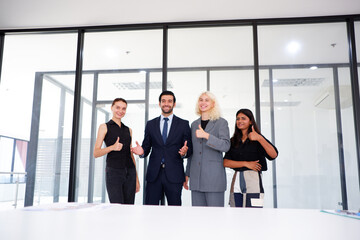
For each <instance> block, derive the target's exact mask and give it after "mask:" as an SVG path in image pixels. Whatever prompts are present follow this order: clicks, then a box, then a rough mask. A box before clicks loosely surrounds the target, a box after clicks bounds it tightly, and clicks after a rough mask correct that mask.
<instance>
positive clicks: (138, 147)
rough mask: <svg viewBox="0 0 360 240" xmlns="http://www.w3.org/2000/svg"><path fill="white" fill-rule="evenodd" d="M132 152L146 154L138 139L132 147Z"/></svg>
mask: <svg viewBox="0 0 360 240" xmlns="http://www.w3.org/2000/svg"><path fill="white" fill-rule="evenodd" d="M131 152H132V153H135V154H136V155H143V154H144V149H143V148H142V147H141V146H140V145H139V143H138V142H137V141H136V146H135V147H132V148H131Z"/></svg>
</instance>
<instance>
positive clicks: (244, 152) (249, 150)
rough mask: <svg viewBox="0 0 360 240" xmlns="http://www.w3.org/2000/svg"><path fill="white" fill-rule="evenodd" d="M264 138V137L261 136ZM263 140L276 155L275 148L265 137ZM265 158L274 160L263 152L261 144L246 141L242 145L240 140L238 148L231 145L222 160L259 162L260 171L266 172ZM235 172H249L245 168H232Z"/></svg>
mask: <svg viewBox="0 0 360 240" xmlns="http://www.w3.org/2000/svg"><path fill="white" fill-rule="evenodd" d="M263 137H264V136H263ZM264 139H265V140H266V141H267V142H268V143H270V144H271V145H272V146H273V147H274V149H275V151H276V153H278V150H277V148H276V147H275V146H274V145H273V144H272V143H271V142H270V141H269V140H267V139H266V138H265V137H264ZM265 157H266V158H267V159H269V160H274V158H271V157H270V156H269V155H268V154H267V153H266V151H265V149H264V148H263V147H262V146H261V144H260V143H259V142H258V141H250V139H246V140H245V142H244V143H243V142H242V141H241V140H240V144H239V146H238V147H234V146H233V145H231V147H230V150H229V151H228V152H227V153H226V154H225V156H224V159H229V160H233V161H256V160H259V163H260V164H261V171H266V170H267V164H266V160H265ZM234 170H235V171H245V170H250V169H248V168H247V167H242V168H234Z"/></svg>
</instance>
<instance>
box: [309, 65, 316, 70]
mask: <svg viewBox="0 0 360 240" xmlns="http://www.w3.org/2000/svg"><path fill="white" fill-rule="evenodd" d="M310 69H311V70H315V69H318V67H317V66H312V67H310Z"/></svg>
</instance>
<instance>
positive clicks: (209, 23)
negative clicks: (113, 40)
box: [0, 14, 360, 34]
mask: <svg viewBox="0 0 360 240" xmlns="http://www.w3.org/2000/svg"><path fill="white" fill-rule="evenodd" d="M346 19H360V14H350V15H333V16H316V17H296V18H258V19H230V20H205V21H189V22H162V23H139V24H120V25H99V26H77V27H60V28H30V29H26V28H25V29H0V34H1V33H16V34H21V33H32V32H33V33H37V32H53V31H56V32H57V33H59V31H61V32H68V31H85V32H101V31H121V30H149V29H161V28H164V26H166V27H167V28H187V27H189V28H196V27H225V26H244V25H248V26H250V25H252V24H253V23H254V22H256V24H257V25H277V24H296V23H298V24H306V23H309V24H311V23H329V22H344V21H346Z"/></svg>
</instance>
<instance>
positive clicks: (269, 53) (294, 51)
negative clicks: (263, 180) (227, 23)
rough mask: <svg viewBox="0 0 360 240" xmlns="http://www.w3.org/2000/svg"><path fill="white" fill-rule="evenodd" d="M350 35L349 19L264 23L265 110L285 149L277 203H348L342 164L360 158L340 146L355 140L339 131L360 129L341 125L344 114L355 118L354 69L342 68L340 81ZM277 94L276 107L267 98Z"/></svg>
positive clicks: (308, 205) (261, 51)
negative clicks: (351, 79) (344, 197)
mask: <svg viewBox="0 0 360 240" xmlns="http://www.w3.org/2000/svg"><path fill="white" fill-rule="evenodd" d="M319 32H321V34H318V33H319ZM346 34H347V33H346V24H345V23H328V24H302V25H281V26H260V27H259V62H260V67H262V68H265V69H268V75H267V74H264V75H263V76H262V79H261V82H260V86H261V99H262V100H261V101H262V102H261V103H262V105H261V108H262V113H263V115H268V114H269V113H271V111H272V112H273V114H274V115H273V121H274V130H275V135H274V136H273V138H274V139H275V143H276V146H277V147H278V149H279V150H280V154H279V157H278V158H277V159H276V178H277V181H276V185H277V203H278V207H285V208H325V209H336V208H341V206H339V204H340V205H341V204H342V197H341V182H340V176H341V172H340V161H341V160H343V159H344V158H345V159H349V160H350V159H354V157H355V159H356V156H354V155H353V153H354V151H352V153H348V154H347V155H345V156H344V155H343V154H342V153H341V148H340V146H342V145H341V142H342V141H343V139H344V138H346V141H345V142H344V148H346V149H351V146H353V145H354V139H353V138H352V137H350V136H347V135H346V134H344V135H342V137H339V136H338V132H339V131H340V133H341V132H342V131H344V132H343V133H345V131H346V132H348V131H351V129H352V128H353V126H354V124H350V125H338V124H339V123H341V120H342V119H343V120H345V121H347V122H348V121H350V122H351V121H352V123H353V120H351V119H353V118H352V115H351V114H349V110H350V112H352V104H351V93H350V94H349V91H348V90H349V89H350V82H349V78H348V77H346V76H347V75H348V74H349V69H348V68H347V69H343V70H342V71H341V76H344V77H345V78H342V79H341V81H338V79H339V80H340V78H339V75H338V73H337V70H338V68H339V67H340V66H341V65H342V64H345V63H348V62H349V59H348V45H347V35H346ZM274 56H276V57H274ZM270 85H271V87H270ZM338 89H339V90H338ZM271 91H272V92H271ZM336 91H339V93H340V99H336V97H335V94H336ZM270 94H273V104H272V106H271V105H270V104H267V103H266V102H269V97H270ZM349 100H350V101H349ZM339 101H340V102H339ZM337 102H339V103H340V106H339V107H338V108H336V103H337ZM270 107H272V108H271V109H269V108H270ZM264 120H265V122H266V121H268V119H264ZM263 126H264V127H265V128H266V127H267V126H268V125H267V124H264V125H263Z"/></svg>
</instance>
